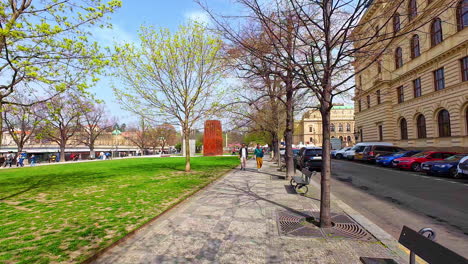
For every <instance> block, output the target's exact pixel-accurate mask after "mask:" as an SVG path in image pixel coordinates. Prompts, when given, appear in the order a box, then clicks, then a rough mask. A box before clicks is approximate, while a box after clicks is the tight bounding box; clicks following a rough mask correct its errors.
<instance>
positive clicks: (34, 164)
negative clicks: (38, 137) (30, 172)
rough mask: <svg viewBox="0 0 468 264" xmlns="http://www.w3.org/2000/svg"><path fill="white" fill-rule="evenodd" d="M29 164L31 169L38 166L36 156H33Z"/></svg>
mask: <svg viewBox="0 0 468 264" xmlns="http://www.w3.org/2000/svg"><path fill="white" fill-rule="evenodd" d="M29 164H31V167H33V166H36V155H34V154H32V155H31V159H30V161H29Z"/></svg>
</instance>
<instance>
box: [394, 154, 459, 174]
mask: <svg viewBox="0 0 468 264" xmlns="http://www.w3.org/2000/svg"><path fill="white" fill-rule="evenodd" d="M455 154H457V153H455V152H442V151H424V152H420V153H418V154H415V155H413V156H411V157H403V158H398V159H395V160H393V162H392V164H393V165H394V166H395V167H397V168H399V169H403V170H413V171H421V164H422V163H423V162H426V161H434V160H443V159H446V158H448V157H450V156H453V155H455Z"/></svg>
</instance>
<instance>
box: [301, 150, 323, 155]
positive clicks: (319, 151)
mask: <svg viewBox="0 0 468 264" xmlns="http://www.w3.org/2000/svg"><path fill="white" fill-rule="evenodd" d="M305 155H306V156H315V155H322V150H321V149H307V150H306V152H305Z"/></svg>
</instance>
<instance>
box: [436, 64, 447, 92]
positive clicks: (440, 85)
mask: <svg viewBox="0 0 468 264" xmlns="http://www.w3.org/2000/svg"><path fill="white" fill-rule="evenodd" d="M434 88H435V90H436V91H439V90H442V89H444V88H445V77H444V68H440V69H437V70H435V71H434Z"/></svg>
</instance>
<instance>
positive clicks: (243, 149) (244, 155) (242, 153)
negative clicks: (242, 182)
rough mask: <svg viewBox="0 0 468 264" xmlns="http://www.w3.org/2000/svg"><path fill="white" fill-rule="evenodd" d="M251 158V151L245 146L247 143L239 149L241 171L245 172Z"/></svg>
mask: <svg viewBox="0 0 468 264" xmlns="http://www.w3.org/2000/svg"><path fill="white" fill-rule="evenodd" d="M248 157H249V150H248V149H247V147H246V146H245V143H243V144H242V147H241V148H240V149H239V159H240V162H241V170H245V167H246V166H247V158H248Z"/></svg>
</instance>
